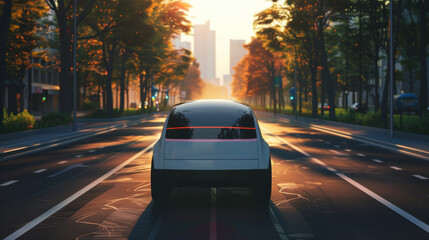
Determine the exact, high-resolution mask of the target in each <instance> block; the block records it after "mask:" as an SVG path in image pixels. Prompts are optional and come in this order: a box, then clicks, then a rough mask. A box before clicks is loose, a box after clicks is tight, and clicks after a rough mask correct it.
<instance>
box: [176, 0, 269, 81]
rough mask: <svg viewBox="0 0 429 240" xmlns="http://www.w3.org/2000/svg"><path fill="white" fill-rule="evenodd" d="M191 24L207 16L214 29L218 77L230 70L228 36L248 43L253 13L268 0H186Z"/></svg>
mask: <svg viewBox="0 0 429 240" xmlns="http://www.w3.org/2000/svg"><path fill="white" fill-rule="evenodd" d="M187 2H189V3H190V4H191V5H192V8H191V9H190V11H189V16H190V20H191V21H192V23H193V24H204V23H205V22H207V20H210V29H211V30H214V31H216V77H217V78H219V79H221V80H222V78H223V75H224V74H229V40H230V39H243V40H245V41H246V43H248V42H249V41H250V39H251V37H252V36H254V35H255V34H254V31H253V16H254V15H255V13H258V12H260V11H262V10H264V9H266V8H268V7H269V6H271V1H267V0H188V1H187ZM182 41H190V42H191V44H192V49H193V36H186V35H183V36H182Z"/></svg>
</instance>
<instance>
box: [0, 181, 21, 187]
mask: <svg viewBox="0 0 429 240" xmlns="http://www.w3.org/2000/svg"><path fill="white" fill-rule="evenodd" d="M17 182H18V180H10V181H9V182H5V183H3V184H1V185H0V187H7V186H9V185H12V184H14V183H17Z"/></svg>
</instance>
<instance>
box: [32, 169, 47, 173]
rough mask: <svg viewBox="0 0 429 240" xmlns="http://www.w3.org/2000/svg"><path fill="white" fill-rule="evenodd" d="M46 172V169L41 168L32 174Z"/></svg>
mask: <svg viewBox="0 0 429 240" xmlns="http://www.w3.org/2000/svg"><path fill="white" fill-rule="evenodd" d="M46 170H48V169H46V168H42V169H39V170H37V171H34V173H42V172H44V171H46Z"/></svg>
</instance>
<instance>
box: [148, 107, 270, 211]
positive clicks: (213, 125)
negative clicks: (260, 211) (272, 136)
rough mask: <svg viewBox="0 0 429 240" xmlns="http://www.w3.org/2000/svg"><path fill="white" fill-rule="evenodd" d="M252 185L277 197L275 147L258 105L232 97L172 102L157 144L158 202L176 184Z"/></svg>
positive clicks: (154, 179) (259, 193)
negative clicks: (273, 167)
mask: <svg viewBox="0 0 429 240" xmlns="http://www.w3.org/2000/svg"><path fill="white" fill-rule="evenodd" d="M186 186H196V187H200V186H201V187H251V188H252V189H253V190H254V191H255V196H256V197H257V200H259V201H261V202H263V203H268V202H269V200H270V197H271V160H270V148H269V146H268V144H267V142H265V140H264V139H263V138H262V135H261V131H260V128H259V125H258V122H257V120H256V117H255V115H254V113H253V111H252V109H251V108H250V107H249V106H247V105H244V104H240V103H237V102H233V101H227V100H198V101H192V102H187V103H182V104H178V105H175V106H173V107H172V108H171V110H170V112H169V114H168V116H167V119H166V121H165V124H164V128H163V130H162V134H161V138H160V139H159V140H158V141H157V143H156V144H155V146H154V148H153V158H152V169H151V190H152V199H153V200H154V202H155V203H156V202H164V201H167V200H168V199H169V198H170V190H171V188H172V187H186Z"/></svg>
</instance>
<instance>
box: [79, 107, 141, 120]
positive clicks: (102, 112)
mask: <svg viewBox="0 0 429 240" xmlns="http://www.w3.org/2000/svg"><path fill="white" fill-rule="evenodd" d="M144 113H148V110H147V109H137V110H124V111H123V112H122V113H121V111H119V109H113V111H112V113H111V114H110V115H109V114H108V113H107V111H106V110H105V109H97V110H95V111H94V112H92V113H91V114H90V115H88V116H85V118H118V117H126V116H133V115H138V114H144Z"/></svg>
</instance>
